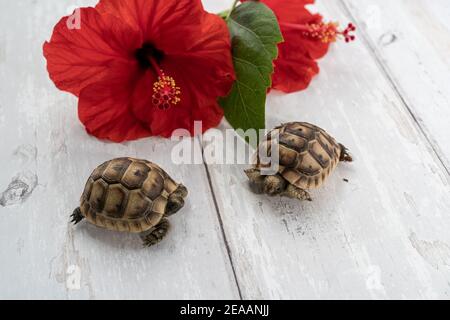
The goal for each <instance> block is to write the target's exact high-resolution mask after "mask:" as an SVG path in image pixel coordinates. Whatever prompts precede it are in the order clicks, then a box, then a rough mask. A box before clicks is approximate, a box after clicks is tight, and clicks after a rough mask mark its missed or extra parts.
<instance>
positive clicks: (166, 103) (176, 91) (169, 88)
mask: <svg viewBox="0 0 450 320" xmlns="http://www.w3.org/2000/svg"><path fill="white" fill-rule="evenodd" d="M149 60H150V62H151V64H152V66H153V68H154V69H155V71H156V73H157V74H158V80H157V81H156V82H155V83H154V84H153V96H152V103H153V105H154V106H155V107H156V108H158V109H160V110H167V109H170V108H171V107H173V106H175V105H177V104H178V103H179V102H180V101H181V98H180V95H181V89H180V87H177V84H176V82H175V80H174V79H173V78H172V77H169V76H167V75H166V74H165V73H164V71H163V70H162V69H161V68H160V67H159V66H158V64H157V63H156V61H155V60H154V59H153V58H152V57H150V58H149Z"/></svg>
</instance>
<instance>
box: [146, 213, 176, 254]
mask: <svg viewBox="0 0 450 320" xmlns="http://www.w3.org/2000/svg"><path fill="white" fill-rule="evenodd" d="M169 228H170V224H169V220H167V219H163V220H161V222H160V223H159V224H158V225H157V226H156V227H155V228H154V229H153V230H152V231H151V232H150V233H149V234H147V235H146V236H144V237H143V241H144V246H145V247H151V246H154V245H155V244H158V243H160V242H161V241H162V239H163V238H164V237H165V236H166V235H167V233H168V231H169Z"/></svg>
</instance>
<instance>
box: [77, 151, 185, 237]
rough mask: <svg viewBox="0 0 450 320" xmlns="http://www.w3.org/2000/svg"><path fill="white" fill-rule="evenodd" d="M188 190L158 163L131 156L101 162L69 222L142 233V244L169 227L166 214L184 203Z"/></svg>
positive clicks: (158, 235) (172, 212)
mask: <svg viewBox="0 0 450 320" xmlns="http://www.w3.org/2000/svg"><path fill="white" fill-rule="evenodd" d="M187 195H188V191H187V189H186V187H185V186H183V185H182V184H179V183H176V182H175V181H174V180H173V179H172V178H171V177H170V176H169V175H168V174H167V173H166V172H165V171H164V170H163V169H161V168H160V167H159V166H158V165H156V164H154V163H152V162H150V161H147V160H139V159H133V158H119V159H114V160H111V161H108V162H105V163H103V164H102V165H100V166H99V167H98V168H96V169H95V170H94V172H93V173H92V175H91V176H90V177H89V179H88V181H87V183H86V187H85V189H84V192H83V195H82V196H81V200H80V203H81V204H80V207H79V208H77V209H75V211H74V213H73V214H72V222H74V223H75V224H78V223H79V222H80V221H82V220H83V219H86V220H87V221H88V222H90V223H92V224H94V225H96V226H98V227H101V228H105V229H108V230H113V231H120V232H130V233H139V234H142V235H143V236H142V238H143V240H144V245H145V246H152V245H155V244H157V243H159V242H160V241H161V240H162V239H163V238H164V236H165V235H166V234H167V232H168V230H169V221H168V220H167V217H169V216H171V215H173V214H175V213H177V212H178V211H179V210H180V209H181V208H182V207H183V206H184V199H185V198H186V197H187Z"/></svg>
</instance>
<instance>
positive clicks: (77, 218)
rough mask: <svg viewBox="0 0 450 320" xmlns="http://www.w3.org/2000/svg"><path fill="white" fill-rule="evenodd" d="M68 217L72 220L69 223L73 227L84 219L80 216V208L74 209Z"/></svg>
mask: <svg viewBox="0 0 450 320" xmlns="http://www.w3.org/2000/svg"><path fill="white" fill-rule="evenodd" d="M70 217H71V218H72V220H71V221H70V222H71V223H73V224H74V225H77V224H78V223H80V222H81V221H82V220H83V219H84V217H83V215H82V214H81V209H80V208H76V209H75V211H74V212H73V213H72V215H71V216H70Z"/></svg>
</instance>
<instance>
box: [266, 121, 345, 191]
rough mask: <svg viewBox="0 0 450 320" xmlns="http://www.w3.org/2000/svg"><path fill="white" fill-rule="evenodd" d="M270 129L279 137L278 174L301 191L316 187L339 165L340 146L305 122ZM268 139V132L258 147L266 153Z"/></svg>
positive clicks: (324, 133) (315, 127)
mask: <svg viewBox="0 0 450 320" xmlns="http://www.w3.org/2000/svg"><path fill="white" fill-rule="evenodd" d="M274 130H276V131H275V133H278V134H279V154H280V170H279V172H280V174H281V175H282V176H283V177H284V178H285V179H286V180H287V181H288V182H289V183H291V184H293V185H295V186H296V187H298V188H301V189H304V190H307V189H314V188H318V187H320V186H321V185H322V184H323V182H324V180H326V179H327V178H328V176H329V175H330V174H331V172H332V171H333V170H334V169H335V168H336V166H337V164H338V163H339V158H340V154H341V147H340V145H339V144H338V143H337V142H336V140H335V139H334V138H332V137H331V136H330V135H329V134H328V133H327V132H325V131H324V130H323V129H321V128H319V127H317V126H315V125H312V124H309V123H305V122H293V123H287V124H285V125H282V126H280V127H277V128H275V129H274ZM272 136H273V135H272V134H271V133H269V135H267V137H266V141H265V142H263V143H262V144H261V146H262V147H264V148H266V150H268V149H270V148H267V146H268V144H270V141H271V140H270V139H271V137H272ZM268 151H269V152H267V155H268V156H270V150H268Z"/></svg>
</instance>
